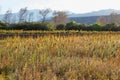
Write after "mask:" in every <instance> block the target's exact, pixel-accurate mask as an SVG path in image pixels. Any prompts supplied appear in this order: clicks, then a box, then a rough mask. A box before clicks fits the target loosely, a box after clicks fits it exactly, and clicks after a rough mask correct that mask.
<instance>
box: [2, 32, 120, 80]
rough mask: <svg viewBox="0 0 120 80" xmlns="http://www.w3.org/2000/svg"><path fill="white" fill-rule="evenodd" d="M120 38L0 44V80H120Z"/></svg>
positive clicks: (64, 38) (72, 37)
mask: <svg viewBox="0 0 120 80" xmlns="http://www.w3.org/2000/svg"><path fill="white" fill-rule="evenodd" d="M119 61H120V34H117V32H116V33H114V34H111V33H107V34H100V33H98V34H89V33H87V35H75V34H74V35H69V36H59V35H46V36H38V37H36V38H33V37H27V38H23V37H19V36H15V37H7V38H4V39H1V40H0V80H1V79H2V80H120V62H119Z"/></svg>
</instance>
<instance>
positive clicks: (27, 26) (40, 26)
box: [0, 21, 120, 31]
mask: <svg viewBox="0 0 120 80" xmlns="http://www.w3.org/2000/svg"><path fill="white" fill-rule="evenodd" d="M0 30H44V31H53V30H78V31H80V30H82V31H120V26H119V25H118V24H116V23H111V24H106V25H104V26H103V25H100V24H92V25H87V24H80V23H76V22H74V21H72V22H69V23H66V24H59V25H56V26H55V25H54V24H52V23H49V22H44V23H40V22H31V23H28V22H25V23H15V24H9V23H4V22H0Z"/></svg>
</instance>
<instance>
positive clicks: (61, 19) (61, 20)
mask: <svg viewBox="0 0 120 80" xmlns="http://www.w3.org/2000/svg"><path fill="white" fill-rule="evenodd" d="M52 21H53V23H54V24H55V25H59V24H65V23H67V22H68V21H69V20H68V16H67V14H66V12H63V11H58V12H56V11H55V12H54V13H53V19H52Z"/></svg>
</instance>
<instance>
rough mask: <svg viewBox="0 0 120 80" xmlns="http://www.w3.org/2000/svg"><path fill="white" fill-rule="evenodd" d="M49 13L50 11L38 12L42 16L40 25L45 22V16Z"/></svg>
mask: <svg viewBox="0 0 120 80" xmlns="http://www.w3.org/2000/svg"><path fill="white" fill-rule="evenodd" d="M50 12H51V9H42V10H40V11H39V14H40V15H41V16H42V19H41V21H42V23H44V22H45V20H46V17H47V15H48V14H49V13H50Z"/></svg>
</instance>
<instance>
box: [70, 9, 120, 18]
mask: <svg viewBox="0 0 120 80" xmlns="http://www.w3.org/2000/svg"><path fill="white" fill-rule="evenodd" d="M112 12H115V13H117V14H120V10H114V9H105V10H99V11H93V12H89V13H84V14H75V13H72V14H70V15H69V17H90V16H106V15H110V14H111V13H112Z"/></svg>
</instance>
